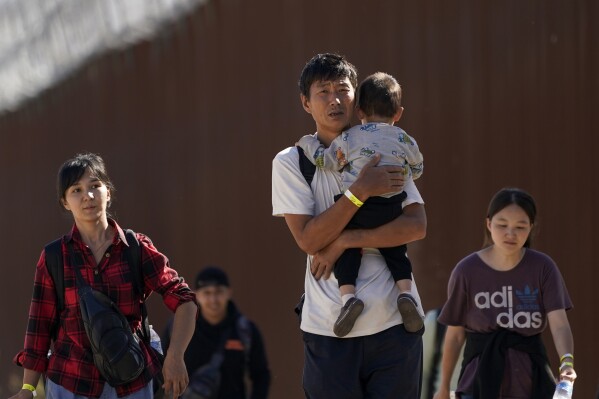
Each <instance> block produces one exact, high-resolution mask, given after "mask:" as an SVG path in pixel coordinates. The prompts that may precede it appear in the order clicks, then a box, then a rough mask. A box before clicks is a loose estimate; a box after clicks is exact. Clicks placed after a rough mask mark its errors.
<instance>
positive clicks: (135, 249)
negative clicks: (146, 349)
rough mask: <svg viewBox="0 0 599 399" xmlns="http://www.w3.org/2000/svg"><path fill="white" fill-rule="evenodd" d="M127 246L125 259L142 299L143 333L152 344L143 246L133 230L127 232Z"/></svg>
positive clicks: (134, 286) (135, 287)
mask: <svg viewBox="0 0 599 399" xmlns="http://www.w3.org/2000/svg"><path fill="white" fill-rule="evenodd" d="M125 238H127V244H129V245H128V246H127V247H126V248H125V257H126V258H127V263H128V264H129V271H130V272H131V278H132V283H133V289H134V290H135V292H136V293H137V294H138V295H139V296H140V298H141V305H140V306H141V333H142V338H143V339H144V341H145V342H150V322H149V321H148V309H147V308H146V298H145V297H144V273H143V269H142V265H141V245H139V241H138V240H137V237H136V236H135V232H134V231H133V230H131V229H127V230H125Z"/></svg>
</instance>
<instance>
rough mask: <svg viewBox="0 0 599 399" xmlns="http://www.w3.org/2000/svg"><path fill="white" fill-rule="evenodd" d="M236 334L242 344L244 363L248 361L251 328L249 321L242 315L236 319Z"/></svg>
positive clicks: (250, 346)
mask: <svg viewBox="0 0 599 399" xmlns="http://www.w3.org/2000/svg"><path fill="white" fill-rule="evenodd" d="M237 334H238V335H239V339H240V340H241V342H242V343H243V348H244V352H245V356H246V361H248V360H249V357H250V349H251V348H252V326H251V325H250V321H249V320H248V319H247V318H246V317H245V316H244V315H239V317H238V318H237Z"/></svg>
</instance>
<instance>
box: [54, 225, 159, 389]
mask: <svg viewBox="0 0 599 399" xmlns="http://www.w3.org/2000/svg"><path fill="white" fill-rule="evenodd" d="M125 236H126V238H127V243H128V244H129V246H128V247H127V248H125V251H124V252H125V256H126V258H127V263H128V265H129V268H130V271H131V276H132V277H133V278H132V280H133V281H132V285H133V287H134V289H135V291H136V293H137V294H138V295H140V296H142V297H143V272H142V270H141V246H140V245H139V242H138V241H137V238H136V236H135V233H134V232H133V231H132V230H126V231H125ZM61 246H62V239H57V240H55V241H53V242H52V243H50V244H48V245H46V247H45V256H46V267H47V269H48V273H49V275H50V277H51V278H52V280H53V282H54V287H55V291H56V301H57V312H58V313H59V314H60V313H61V312H62V310H63V309H64V306H65V305H64V291H65V287H64V265H63V257H62V247H61ZM69 249H70V248H69ZM70 251H72V250H71V249H70ZM71 258H72V259H73V260H74V263H75V269H76V278H77V279H78V280H79V279H80V278H81V276H80V272H79V267H78V266H79V262H78V259H77V258H75V257H74V256H73V254H72V252H71ZM81 282H83V285H82V284H80V283H78V293H79V297H80V307H81V314H82V318H83V320H84V326H85V329H86V333H87V335H88V337H89V339H90V343H91V345H92V352H93V353H94V363H95V364H96V367H98V370H99V371H100V373H101V374H102V376H103V377H104V378H105V379H106V380H107V381H108V383H109V384H110V385H112V386H115V385H120V384H125V383H127V382H131V381H133V380H135V378H137V377H138V376H139V375H140V374H141V372H143V370H144V368H145V358H144V355H143V351H142V350H141V348H140V347H139V340H140V339H142V340H144V342H146V343H148V345H147V346H148V348H152V347H151V346H150V345H149V342H150V327H149V321H148V314H147V309H146V306H145V302H143V301H142V304H141V315H142V331H141V332H139V333H132V332H131V329H130V327H129V323H128V322H127V319H126V318H125V317H124V316H123V315H122V313H121V312H120V310H119V309H118V306H116V305H115V304H114V303H113V302H112V301H111V300H110V298H108V297H107V296H106V295H105V294H103V293H101V292H99V291H96V290H93V289H92V288H91V287H90V286H89V285H87V284H86V283H85V282H84V281H83V279H82V278H81ZM144 299H145V298H144ZM57 330H58V323H57V325H55V326H53V328H52V337H53V338H54V339H55V338H56V335H57ZM123 342H126V343H127V344H126V345H123ZM152 349H153V348H152ZM154 352H155V354H156V356H157V357H158V359H159V361H160V362H161V363H162V362H163V360H164V358H163V356H162V355H161V354H160V353H158V352H156V351H154ZM140 363H141V366H140ZM163 382H164V381H163V376H162V373H159V374H158V375H157V376H156V377H155V378H154V391H155V395H157V396H155V397H160V394H162V393H163V392H162V383H163Z"/></svg>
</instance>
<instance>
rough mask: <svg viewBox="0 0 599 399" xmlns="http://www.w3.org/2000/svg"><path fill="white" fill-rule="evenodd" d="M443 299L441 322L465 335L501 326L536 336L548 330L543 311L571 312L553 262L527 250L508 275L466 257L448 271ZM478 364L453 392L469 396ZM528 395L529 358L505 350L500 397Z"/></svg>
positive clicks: (471, 366)
mask: <svg viewBox="0 0 599 399" xmlns="http://www.w3.org/2000/svg"><path fill="white" fill-rule="evenodd" d="M447 296H448V299H447V302H446V303H445V306H444V307H443V310H442V311H441V314H440V315H439V322H441V323H443V324H445V325H450V326H461V327H464V328H465V329H466V332H477V333H487V332H493V331H495V330H497V329H498V328H499V327H503V328H505V329H507V330H510V331H514V332H517V333H519V334H522V335H525V336H530V335H535V334H539V333H541V332H542V331H543V330H544V329H545V328H546V327H547V313H549V312H551V311H553V310H557V309H566V310H568V309H570V308H572V302H571V301H570V297H569V295H568V291H567V289H566V286H565V284H564V280H563V278H562V275H561V273H560V272H559V270H558V268H557V266H556V264H555V262H554V261H553V260H552V259H551V258H550V257H549V256H547V255H545V254H543V253H541V252H538V251H535V250H532V249H526V252H525V253H524V256H523V257H522V260H521V261H520V262H519V263H518V264H517V265H516V266H515V267H514V268H513V269H511V270H508V271H498V270H495V269H493V268H491V267H490V266H489V265H487V264H486V263H485V262H483V260H482V259H481V258H480V257H479V255H478V254H477V253H473V254H471V255H469V256H467V257H466V258H464V259H462V260H461V261H460V262H459V263H458V264H457V266H456V267H455V268H454V270H453V272H452V273H451V277H450V279H449V284H448V287H447ZM477 365H478V358H475V359H473V360H472V361H471V362H470V363H469V364H468V365H467V366H466V369H465V370H464V374H463V375H462V378H461V379H460V381H459V382H458V388H457V389H456V392H463V393H471V392H472V384H473V381H474V375H475V373H476V367H477ZM459 366H460V365H458V367H459ZM531 393H532V364H531V361H530V358H529V355H528V354H527V353H524V352H519V351H516V350H513V349H508V352H507V354H506V363H505V371H504V376H503V382H502V385H501V397H502V398H514V399H515V398H518V399H520V398H522V399H525V398H530V395H531Z"/></svg>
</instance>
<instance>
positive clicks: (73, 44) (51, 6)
mask: <svg viewBox="0 0 599 399" xmlns="http://www.w3.org/2000/svg"><path fill="white" fill-rule="evenodd" d="M206 1H208V0H84V1H82V0H0V114H1V113H2V112H4V111H7V110H14V109H17V108H18V106H19V105H20V104H21V103H22V102H23V101H24V100H26V99H27V98H29V97H34V96H36V95H37V94H39V93H40V92H41V91H42V90H44V89H46V88H49V87H51V86H53V85H54V84H56V83H57V82H59V81H60V80H61V79H62V78H64V77H66V76H68V75H69V74H70V73H72V72H73V71H75V70H76V69H77V68H78V67H79V66H81V65H82V64H83V63H84V62H85V61H86V60H87V59H89V57H90V56H92V55H94V54H98V53H101V52H104V51H106V50H109V49H114V48H119V47H124V46H127V45H129V44H131V43H134V42H136V41H139V40H141V39H143V38H147V37H149V36H151V35H152V34H153V33H155V32H156V31H157V29H158V28H160V26H162V25H163V24H164V23H168V22H171V21H173V20H175V19H177V18H179V17H180V16H181V15H183V14H185V13H187V12H189V11H191V10H192V9H193V8H194V7H195V6H197V5H198V4H200V3H204V2H206Z"/></svg>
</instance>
